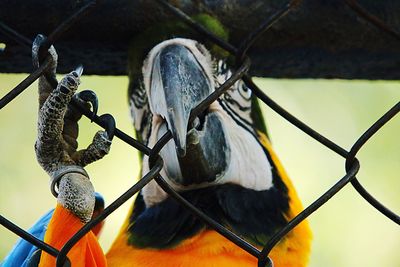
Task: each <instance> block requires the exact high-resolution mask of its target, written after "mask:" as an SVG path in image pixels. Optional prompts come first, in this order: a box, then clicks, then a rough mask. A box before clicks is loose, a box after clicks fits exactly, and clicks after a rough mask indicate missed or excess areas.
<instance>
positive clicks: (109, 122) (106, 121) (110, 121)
mask: <svg viewBox="0 0 400 267" xmlns="http://www.w3.org/2000/svg"><path fill="white" fill-rule="evenodd" d="M100 122H101V123H102V126H103V127H104V129H105V130H106V132H107V135H108V138H109V140H110V141H111V140H112V139H113V138H114V134H115V128H116V127H115V120H114V117H113V116H112V115H110V114H107V113H106V114H103V115H101V116H100Z"/></svg>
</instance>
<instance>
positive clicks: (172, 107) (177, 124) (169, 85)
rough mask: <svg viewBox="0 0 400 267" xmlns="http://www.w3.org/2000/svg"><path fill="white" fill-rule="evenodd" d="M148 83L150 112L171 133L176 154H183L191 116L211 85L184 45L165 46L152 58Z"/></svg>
mask: <svg viewBox="0 0 400 267" xmlns="http://www.w3.org/2000/svg"><path fill="white" fill-rule="evenodd" d="M151 75H152V77H151V84H150V92H149V93H150V103H151V105H152V109H153V112H154V113H156V114H159V115H161V116H162V117H163V118H164V119H165V120H166V122H167V125H168V128H169V130H170V131H171V133H172V136H173V139H174V142H175V147H176V153H177V155H178V156H179V157H184V156H185V154H186V141H187V140H186V137H187V132H188V130H189V129H188V124H189V119H190V113H191V111H192V109H193V108H194V107H196V106H197V105H198V104H199V103H200V102H201V101H203V100H204V99H205V98H206V97H207V96H208V95H209V94H211V92H212V82H211V81H210V78H209V77H208V76H207V74H206V72H205V70H204V69H203V67H202V65H201V64H200V62H199V60H198V59H197V58H196V56H195V55H194V54H193V53H192V52H191V51H190V50H189V49H188V48H187V47H185V46H184V45H179V44H171V45H168V46H166V47H164V48H163V49H162V50H161V51H160V52H159V53H158V54H157V55H156V56H155V58H154V61H153V67H152V74H151Z"/></svg>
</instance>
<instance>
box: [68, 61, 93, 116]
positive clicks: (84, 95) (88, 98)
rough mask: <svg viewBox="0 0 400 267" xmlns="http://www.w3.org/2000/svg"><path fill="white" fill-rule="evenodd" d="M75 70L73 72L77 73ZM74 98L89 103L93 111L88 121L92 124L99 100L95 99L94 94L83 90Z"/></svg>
mask: <svg viewBox="0 0 400 267" xmlns="http://www.w3.org/2000/svg"><path fill="white" fill-rule="evenodd" d="M77 70H78V69H77ZM77 70H75V71H77ZM82 70H83V68H82ZM75 71H74V72H73V74H74V75H75ZM76 74H79V72H76ZM81 74H82V72H81ZM74 98H75V99H77V100H81V101H84V102H85V103H90V104H91V105H92V109H93V111H92V115H91V116H90V120H91V121H92V122H93V119H94V118H95V117H96V115H97V111H98V109H99V100H98V98H97V95H96V93H95V92H93V91H91V90H84V91H81V92H79V93H77V94H75V95H74Z"/></svg>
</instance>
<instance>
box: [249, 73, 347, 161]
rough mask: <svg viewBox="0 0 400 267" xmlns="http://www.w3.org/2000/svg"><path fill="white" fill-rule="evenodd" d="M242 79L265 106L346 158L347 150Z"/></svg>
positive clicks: (251, 83)
mask: <svg viewBox="0 0 400 267" xmlns="http://www.w3.org/2000/svg"><path fill="white" fill-rule="evenodd" d="M243 81H244V82H245V83H246V85H247V86H249V87H250V89H251V91H252V92H253V93H254V94H255V95H256V96H257V97H258V98H259V99H260V100H261V101H263V102H264V103H265V104H266V105H267V106H269V107H270V108H271V109H273V110H274V111H275V112H276V113H278V114H279V115H281V116H282V117H283V118H285V119H286V120H287V121H289V122H290V123H291V124H293V125H294V126H296V127H297V128H299V129H300V130H301V131H303V132H304V133H306V134H308V135H309V136H311V137H312V138H314V139H315V140H317V141H318V142H320V143H321V144H323V145H324V146H326V147H328V148H329V149H331V150H332V151H334V152H336V153H337V154H339V155H340V156H342V157H344V158H346V157H347V154H348V152H347V151H346V150H345V149H344V148H342V147H340V146H339V145H337V144H335V143H334V142H332V141H331V140H329V139H328V138H326V137H325V136H323V135H322V134H320V133H318V132H317V131H315V130H313V129H312V128H311V127H309V126H308V125H306V124H305V123H304V122H302V121H300V120H299V119H297V118H296V117H295V116H293V115H292V114H290V113H289V112H287V111H286V110H285V109H284V108H282V107H281V106H279V105H278V104H277V103H276V102H275V101H273V100H272V99H271V98H269V97H268V96H267V95H266V94H264V93H263V92H262V91H261V89H260V88H259V87H258V86H257V85H256V84H255V83H254V82H253V80H252V79H251V78H250V77H248V76H245V77H243Z"/></svg>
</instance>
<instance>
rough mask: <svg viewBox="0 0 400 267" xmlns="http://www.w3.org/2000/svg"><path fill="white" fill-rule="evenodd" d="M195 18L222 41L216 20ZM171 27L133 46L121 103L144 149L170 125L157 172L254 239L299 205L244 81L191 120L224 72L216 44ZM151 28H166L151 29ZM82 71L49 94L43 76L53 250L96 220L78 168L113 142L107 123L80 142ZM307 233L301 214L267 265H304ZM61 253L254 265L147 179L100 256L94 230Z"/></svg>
mask: <svg viewBox="0 0 400 267" xmlns="http://www.w3.org/2000/svg"><path fill="white" fill-rule="evenodd" d="M198 19H199V21H201V22H202V23H203V25H205V27H208V28H209V29H210V30H212V31H214V32H215V33H216V34H218V35H220V36H222V37H225V38H226V33H225V32H224V30H223V28H222V27H221V25H220V24H219V23H218V22H217V21H215V20H214V19H212V18H210V17H207V16H201V17H199V18H198ZM175 26H176V25H175ZM179 28H180V30H178V31H177V30H176V28H174V30H173V31H172V30H171V28H170V26H169V25H162V26H158V27H154V29H150V30H149V31H145V34H144V36H143V38H141V39H140V40H142V41H141V42H140V43H138V42H136V43H134V44H132V45H131V51H130V58H129V76H130V84H129V102H130V106H131V113H132V117H133V121H134V127H135V130H136V133H137V137H138V138H139V139H140V140H141V141H142V142H143V143H145V144H146V145H147V146H149V147H152V146H153V145H154V144H155V143H156V142H157V140H158V139H159V138H160V137H161V136H163V135H164V134H165V133H166V132H167V131H171V133H172V136H173V139H172V140H170V141H169V143H168V144H167V145H166V146H165V147H164V148H163V149H162V150H161V152H160V153H161V156H162V158H163V159H164V167H163V169H162V171H161V174H162V176H163V177H164V178H165V179H166V181H167V182H168V183H169V185H170V186H172V187H173V188H174V189H175V190H177V191H178V192H180V194H181V195H182V196H183V197H185V198H186V199H187V200H189V201H190V202H191V203H193V204H194V205H195V206H197V207H198V208H200V209H201V210H202V211H204V212H205V213H206V214H208V215H209V216H210V217H212V218H213V219H215V220H217V221H218V222H219V223H221V224H222V225H224V226H225V227H227V228H228V229H230V230H232V231H233V232H235V233H237V234H238V235H239V236H241V237H242V238H244V239H246V240H247V241H249V242H250V243H251V244H253V245H254V246H256V247H259V248H261V247H262V246H263V245H264V244H265V243H266V242H267V241H268V240H269V238H270V237H271V236H272V235H273V234H274V233H275V232H276V231H278V230H279V229H281V228H282V227H283V226H284V225H285V224H286V223H287V222H288V221H289V220H290V219H292V218H293V217H294V216H295V215H297V214H298V213H299V212H300V211H301V210H302V204H301V202H300V200H299V198H298V196H297V193H296V191H295V189H294V186H293V184H292V183H291V181H290V180H289V178H288V176H287V174H286V172H285V170H284V169H283V167H282V165H281V163H280V161H279V159H278V158H277V156H276V154H275V153H274V151H273V150H272V147H271V144H270V142H269V140H268V138H267V135H266V130H265V125H264V122H263V119H262V114H261V110H260V108H259V106H258V103H257V100H256V98H255V97H254V96H253V95H252V94H251V90H250V89H249V88H248V87H247V86H246V85H245V84H244V83H243V82H242V81H238V82H236V83H235V84H234V85H233V86H232V87H231V88H230V89H229V90H228V91H227V92H226V93H225V94H224V95H222V96H221V97H220V98H219V99H218V100H217V101H216V102H214V103H212V104H211V105H210V106H209V108H208V109H207V110H206V111H204V112H203V113H202V114H200V115H199V116H198V117H197V118H196V119H194V120H191V121H189V115H190V112H191V110H192V109H193V108H194V107H196V105H198V104H199V103H200V102H201V101H202V100H204V99H205V98H206V97H207V96H208V95H210V94H211V93H212V92H213V91H214V90H215V89H216V88H218V87H219V85H220V84H222V83H223V82H224V81H225V80H226V79H227V78H229V77H230V76H231V74H232V69H231V68H230V65H229V61H230V60H229V58H228V59H227V57H226V54H224V52H223V51H222V50H220V49H218V48H216V47H215V46H213V45H212V44H208V43H207V42H204V44H202V43H200V42H198V41H196V39H198V40H201V39H199V37H198V36H196V35H195V34H193V33H189V31H188V29H186V28H185V26H183V25H179ZM160 29H164V30H160ZM157 31H163V34H158V35H157V38H154V37H153V36H154V35H152V34H154V33H155V32H157ZM177 36H179V38H172V39H171V37H177ZM149 40H150V41H149ZM154 45H155V46H154ZM35 49H36V48H35V47H34V49H33V50H34V55H35V51H36V52H37V49H36V50H35ZM49 52H50V54H51V55H52V58H53V66H52V68H51V69H50V70H48V71H49V73H50V74H51V75H55V68H56V62H57V56H56V53H55V50H54V48H51V49H50V50H49ZM145 55H147V56H145ZM36 62H37V60H36ZM143 62H144V63H143ZM80 76H81V71H80V70H79V69H78V70H76V71H73V72H71V73H69V74H67V75H66V77H65V78H64V79H62V80H61V82H60V83H59V85H58V87H57V88H56V89H55V90H54V91H53V90H52V89H51V87H50V86H49V84H48V83H47V81H46V79H45V78H44V77H42V78H41V79H40V81H39V102H40V111H39V123H38V127H39V131H38V139H37V142H36V145H35V149H36V153H37V158H38V161H39V163H40V164H41V166H42V167H43V168H44V169H45V170H46V171H47V172H48V173H49V175H50V177H51V178H52V179H59V183H58V188H59V189H58V191H59V192H58V199H57V202H58V203H57V207H56V209H55V211H54V213H53V214H52V215H51V216H50V215H47V216H46V217H45V218H44V220H45V221H46V220H47V223H48V224H46V225H47V227H46V231H45V234H44V241H45V242H47V243H49V244H51V245H52V246H54V247H56V248H61V247H62V245H63V244H65V242H66V241H67V240H68V239H69V238H70V237H71V236H72V235H73V234H74V233H75V232H76V231H77V230H78V229H79V228H80V227H82V226H83V224H84V223H85V222H87V221H89V220H90V218H92V216H93V210H94V209H95V208H94V207H95V192H94V189H93V186H92V184H91V182H90V180H89V178H88V175H87V174H86V172H85V171H84V169H83V167H84V166H85V165H87V164H89V163H91V162H93V161H95V160H99V159H101V158H102V157H103V156H104V155H106V154H107V153H108V151H109V149H110V146H111V140H110V137H109V135H108V132H107V131H100V132H98V133H97V134H96V136H95V138H94V140H93V143H92V144H91V145H89V147H88V148H87V149H85V150H80V151H77V143H76V138H77V136H78V128H77V122H78V120H79V118H80V115H79V113H78V112H77V111H76V110H74V109H73V108H71V107H70V106H69V105H68V103H69V102H70V100H71V98H72V97H74V94H75V92H76V90H77V87H78V85H79V82H80ZM75 95H76V96H77V98H79V94H75ZM81 101H83V100H82V98H81ZM148 161H149V159H148V157H147V156H143V157H142V175H144V174H146V173H147V172H148V171H149V162H148ZM50 217H51V219H50ZM49 219H50V221H48V220H49ZM42 224H43V223H42ZM43 233H44V231H42V235H41V236H43ZM310 240H311V233H310V229H309V226H308V224H307V222H306V221H305V222H302V223H301V224H300V225H299V226H297V227H296V228H295V229H294V230H293V231H292V232H290V233H289V234H288V235H287V236H286V237H285V238H284V239H282V240H281V241H280V242H279V243H278V244H277V245H276V246H275V248H274V249H273V250H272V252H271V254H270V256H271V258H272V259H273V261H274V265H275V266H277V267H285V266H286V267H288V266H290V267H295V266H298V267H303V266H306V265H307V262H308V258H309V252H310V243H311V241H310ZM26 254H27V253H25V254H24V255H26ZM10 255H16V254H15V253H14V254H10ZM11 257H12V256H11ZM68 257H69V259H70V260H71V262H72V266H138V267H153V266H157V267H159V266H165V267H177V266H193V267H201V266H202V267H203V266H204V267H205V266H207V267H209V266H241V267H243V266H257V260H256V259H255V258H254V257H253V256H251V255H249V254H248V253H247V252H245V251H244V250H242V249H241V248H239V247H238V246H236V245H235V244H233V243H232V242H230V241H229V240H227V239H225V238H224V237H222V236H221V235H219V234H218V233H217V232H215V231H214V230H213V229H211V228H210V227H208V226H207V225H206V224H205V223H204V222H203V221H201V220H200V219H198V218H197V217H196V216H194V215H193V214H191V213H190V212H189V211H188V210H186V209H185V208H183V207H182V206H181V205H180V204H179V203H177V202H176V201H175V200H174V199H172V198H171V197H170V196H169V195H168V194H167V193H165V192H164V191H163V190H162V189H161V188H160V187H159V185H158V184H157V183H156V182H155V181H151V182H150V183H149V184H148V185H146V186H145V187H144V188H143V189H142V190H141V191H140V193H139V194H138V195H137V197H136V200H135V201H134V204H133V206H132V209H131V211H130V213H129V214H128V216H127V219H126V221H125V222H124V224H123V226H122V228H121V230H120V231H119V233H118V235H117V237H116V240H115V241H114V243H113V245H112V247H111V249H110V250H109V251H108V253H106V254H104V253H103V252H102V250H101V248H100V246H99V244H98V242H97V237H96V235H95V234H94V233H92V232H90V233H88V234H87V235H86V236H85V237H84V238H83V239H82V240H81V241H79V242H78V244H77V245H76V246H75V247H73V249H72V250H71V251H70V253H69V254H68ZM9 258H10V257H9ZM9 258H8V259H9ZM35 259H36V264H38V266H54V264H55V258H54V257H52V256H50V255H48V254H47V253H45V252H42V253H41V255H39V256H36V257H35ZM5 264H7V263H5ZM4 266H17V265H4ZM31 266H32V265H31Z"/></svg>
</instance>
